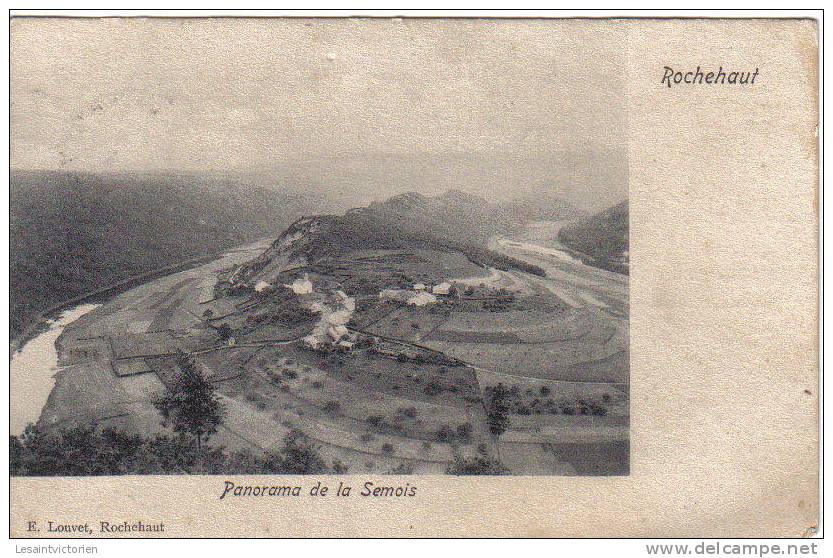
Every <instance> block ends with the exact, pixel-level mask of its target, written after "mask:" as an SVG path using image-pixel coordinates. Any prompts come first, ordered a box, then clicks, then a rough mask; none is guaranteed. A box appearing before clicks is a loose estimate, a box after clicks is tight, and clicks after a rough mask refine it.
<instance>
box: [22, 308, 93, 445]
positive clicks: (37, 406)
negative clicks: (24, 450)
mask: <svg viewBox="0 0 833 558" xmlns="http://www.w3.org/2000/svg"><path fill="white" fill-rule="evenodd" d="M99 306H100V304H82V305H80V306H76V307H73V308H70V309H67V310H64V311H63V312H61V313H60V315H59V316H57V317H56V318H54V319H52V320H45V321H44V322H43V331H41V332H40V333H39V334H38V335H35V336H33V337H32V339H31V340H30V342H29V343H27V344H26V346H25V347H22V348H21V350H19V351H17V352H15V353H14V354H13V355H12V356H11V359H10V361H9V386H10V391H11V393H13V394H15V396H14V397H12V398H10V403H9V433H10V434H14V435H20V434H21V433H22V432H23V429H24V428H26V425H27V424H29V423H32V424H35V423H37V421H38V418H39V417H40V414H41V410H42V409H43V407H44V405H46V401H47V400H48V398H49V394H50V392H51V391H52V388H53V387H54V386H55V377H54V374H55V372H56V371H57V370H58V349H57V347H56V346H55V342H56V341H57V340H58V337H60V335H61V333H63V331H64V328H65V327H66V326H68V325H69V324H71V323H72V322H74V321H75V320H77V319H79V318H80V317H81V316H83V315H85V314H87V313H89V312H92V311H93V310H95V309H96V308H98V307H99ZM23 395H25V396H23Z"/></svg>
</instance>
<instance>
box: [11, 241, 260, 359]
mask: <svg viewBox="0 0 833 558" xmlns="http://www.w3.org/2000/svg"><path fill="white" fill-rule="evenodd" d="M264 240H265V239H259V240H258V241H256V242H262V241H264ZM239 249H240V248H239V247H237V248H230V249H228V250H224V251H222V252H216V253H213V254H209V255H206V256H198V257H196V258H192V259H190V260H185V261H184V262H179V263H176V264H173V265H169V266H165V267H162V268H159V269H155V270H153V271H149V272H147V273H142V274H139V275H134V276H132V277H128V278H127V279H124V280H122V281H119V282H117V283H113V284H112V285H108V286H106V287H101V288H99V289H96V290H94V291H90V292H88V293H84V294H82V295H79V296H76V297H73V298H71V299H69V300H65V301H64V302H61V303H59V304H56V305H54V306H52V307H50V308H48V309H46V310H44V311H43V312H41V313H40V314H39V315H38V316H37V317H36V318H35V319H34V320H33V321H32V322H31V323H30V325H29V326H27V327H26V328H25V329H24V330H23V331H22V332H21V333H20V334H19V335H17V336H16V337H14V338H12V339H11V340H10V341H9V359H11V358H12V356H13V355H14V354H15V353H17V352H18V351H20V350H22V349H23V348H24V347H25V346H26V344H27V343H28V342H29V341H30V340H31V339H33V338H34V337H36V336H37V335H39V334H41V333H43V332H44V331H46V330H47V329H48V328H49V321H50V320H54V319H55V318H56V317H57V316H58V315H59V314H60V313H61V312H63V311H64V310H66V309H68V308H72V307H75V306H78V305H80V304H86V303H104V302H106V301H107V300H109V299H110V298H112V297H114V296H116V295H119V294H121V293H123V292H125V291H128V290H130V289H132V288H134V287H137V286H138V285H141V284H142V283H146V282H148V281H152V280H154V279H159V278H160V277H164V276H166V275H171V274H174V273H179V272H181V271H187V270H189V269H193V268H195V267H198V266H200V265H205V264H207V263H210V262H212V261H214V260H217V259H219V258H222V257H223V256H224V255H225V254H228V253H229V252H232V251H234V250H239Z"/></svg>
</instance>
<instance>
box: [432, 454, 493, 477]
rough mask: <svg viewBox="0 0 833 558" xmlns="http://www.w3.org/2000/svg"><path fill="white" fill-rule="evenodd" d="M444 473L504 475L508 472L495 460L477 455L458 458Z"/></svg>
mask: <svg viewBox="0 0 833 558" xmlns="http://www.w3.org/2000/svg"><path fill="white" fill-rule="evenodd" d="M445 472H446V473H447V474H449V475H505V474H507V473H508V472H509V471H508V470H507V469H506V467H504V466H503V465H501V463H500V462H499V461H497V460H496V459H490V458H489V457H486V456H481V455H478V456H475V457H465V458H464V457H459V456H458V457H457V458H455V460H454V463H452V464H451V465H449V466H448V468H447V469H446V471H445Z"/></svg>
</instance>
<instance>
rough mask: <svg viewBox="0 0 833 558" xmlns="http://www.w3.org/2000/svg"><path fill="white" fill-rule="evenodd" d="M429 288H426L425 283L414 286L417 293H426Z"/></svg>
mask: <svg viewBox="0 0 833 558" xmlns="http://www.w3.org/2000/svg"><path fill="white" fill-rule="evenodd" d="M427 288H428V287H426V286H425V283H417V284H416V285H414V290H415V291H424V290H425V289H427Z"/></svg>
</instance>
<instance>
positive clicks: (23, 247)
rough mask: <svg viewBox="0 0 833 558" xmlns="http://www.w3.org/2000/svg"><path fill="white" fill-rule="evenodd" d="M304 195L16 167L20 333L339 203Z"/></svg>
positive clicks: (12, 251) (13, 256) (223, 183)
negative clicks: (83, 302)
mask: <svg viewBox="0 0 833 558" xmlns="http://www.w3.org/2000/svg"><path fill="white" fill-rule="evenodd" d="M318 202H319V200H311V199H309V197H307V196H304V195H303V194H301V193H297V192H289V191H277V190H272V189H265V188H257V187H253V186H247V185H243V184H238V183H234V182H231V181H228V180H222V179H216V178H204V177H200V176H190V175H177V174H161V173H159V174H138V175H137V174H120V175H97V174H88V173H70V172H57V171H56V172H46V171H42V172H41V171H38V172H34V171H32V172H23V171H14V172H12V174H11V181H10V186H9V204H10V205H9V213H10V215H9V244H10V246H9V257H10V261H9V282H10V291H11V292H10V298H11V300H10V302H11V305H10V311H9V322H10V334H11V337H12V338H14V337H16V336H17V335H18V334H19V333H20V332H21V331H22V330H23V329H25V327H26V326H27V325H28V324H30V323H31V322H32V321H33V319H34V318H36V317H37V316H38V314H39V313H41V312H43V311H45V310H46V309H47V308H51V307H53V306H56V305H58V304H60V303H62V302H64V301H67V300H70V299H72V298H75V297H77V296H79V295H82V294H85V293H88V292H90V291H94V290H96V289H99V288H102V287H105V286H108V285H111V284H114V283H117V282H119V281H122V280H124V279H127V278H129V277H133V276H136V275H141V274H143V273H147V272H150V271H153V270H156V269H159V268H163V267H166V266H170V265H173V264H176V263H179V262H182V261H185V260H189V259H192V258H196V257H200V256H205V255H209V254H215V253H217V252H219V251H221V250H223V249H225V248H230V247H232V246H237V245H239V244H241V243H243V242H246V241H248V240H253V239H256V238H259V237H262V236H266V235H270V234H278V233H280V232H281V231H282V230H283V228H284V227H285V226H287V225H288V224H289V223H291V222H292V221H293V220H295V219H297V218H298V217H299V216H300V215H303V214H306V213H310V212H316V211H320V210H321V209H323V208H326V207H329V206H327V205H326V204H325V203H324V202H323V201H321V203H318Z"/></svg>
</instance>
